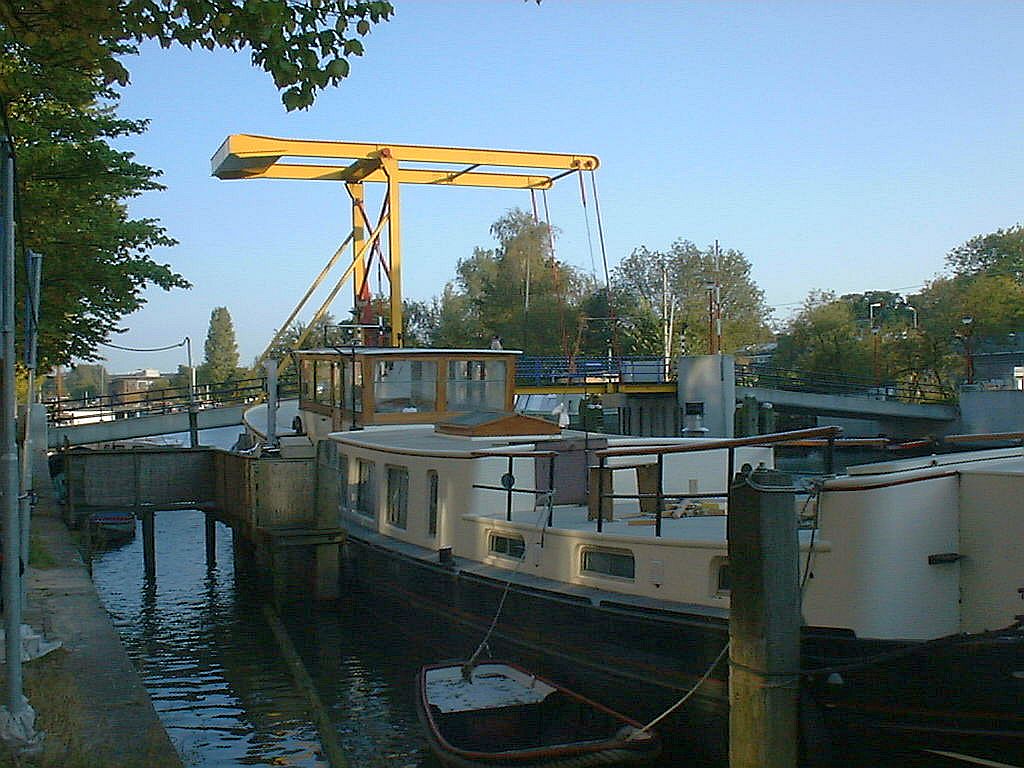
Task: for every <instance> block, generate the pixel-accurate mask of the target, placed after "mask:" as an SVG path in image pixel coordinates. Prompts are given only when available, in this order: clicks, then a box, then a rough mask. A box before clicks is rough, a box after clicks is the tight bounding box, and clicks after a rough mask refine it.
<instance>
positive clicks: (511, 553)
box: [487, 533, 526, 560]
mask: <svg viewBox="0 0 1024 768" xmlns="http://www.w3.org/2000/svg"><path fill="white" fill-rule="evenodd" d="M487 548H488V549H489V550H490V551H491V554H493V555H501V556H502V557H512V558H515V559H516V560H522V559H523V556H524V555H525V554H526V541H524V539H523V537H522V536H515V535H512V534H506V533H492V534H491V535H490V540H489V541H488V544H487Z"/></svg>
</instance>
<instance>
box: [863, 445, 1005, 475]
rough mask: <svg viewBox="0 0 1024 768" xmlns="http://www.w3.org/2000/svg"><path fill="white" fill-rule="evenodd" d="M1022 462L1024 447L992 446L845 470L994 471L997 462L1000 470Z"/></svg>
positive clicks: (866, 472)
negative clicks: (938, 469) (935, 469)
mask: <svg viewBox="0 0 1024 768" xmlns="http://www.w3.org/2000/svg"><path fill="white" fill-rule="evenodd" d="M1014 460H1016V461H1014ZM1022 462H1024V447H1015V448H989V449H987V450H981V451H958V452H956V453H937V454H932V455H931V456H919V457H916V458H910V459H898V460H896V461H882V462H876V463H873V464H857V465H855V466H852V467H848V468H847V470H846V472H847V474H848V475H850V476H851V477H855V476H861V475H885V474H891V473H894V472H907V471H910V470H916V469H931V468H940V469H941V468H944V469H946V470H951V469H957V470H959V471H967V470H968V469H972V470H974V469H977V470H985V471H992V470H994V469H996V468H997V466H998V468H999V469H1001V470H1004V471H1010V472H1014V470H1013V469H1012V468H1011V466H1012V465H1013V464H1018V465H1019V464H1021V463H1022ZM1000 465H1005V466H1000Z"/></svg>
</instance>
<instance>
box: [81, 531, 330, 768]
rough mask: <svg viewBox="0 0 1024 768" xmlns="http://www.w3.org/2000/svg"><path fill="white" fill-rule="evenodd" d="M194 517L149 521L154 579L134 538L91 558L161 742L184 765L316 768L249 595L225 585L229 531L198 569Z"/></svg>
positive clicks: (199, 540)
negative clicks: (211, 562) (164, 738)
mask: <svg viewBox="0 0 1024 768" xmlns="http://www.w3.org/2000/svg"><path fill="white" fill-rule="evenodd" d="M203 522H204V521H203V515H202V514H200V513H198V512H161V513H157V515H156V557H157V578H156V581H155V582H149V583H147V581H146V579H145V577H144V575H143V567H142V536H141V535H139V536H136V537H135V539H134V540H133V541H131V542H129V543H128V544H126V545H125V546H123V547H121V548H119V549H116V550H109V551H106V552H101V553H97V554H96V556H95V557H94V559H93V579H94V581H95V583H96V587H97V590H98V591H99V593H100V597H101V599H102V601H103V603H104V606H105V607H106V609H107V610H108V611H109V612H110V614H111V616H112V617H113V619H114V623H115V625H116V626H117V629H118V632H119V633H120V635H121V639H122V641H123V643H124V645H125V648H126V649H127V651H128V654H129V656H130V657H131V659H132V661H133V662H134V664H135V666H136V668H137V669H138V670H139V672H140V674H141V676H142V680H143V683H144V684H145V686H146V689H147V690H148V691H149V695H150V697H151V698H152V699H153V704H154V706H155V707H156V710H157V712H158V714H159V715H160V718H161V720H162V721H163V723H164V725H165V727H166V728H167V731H168V733H169V734H170V737H171V741H172V742H174V744H175V746H176V747H177V748H178V751H179V752H180V753H181V755H182V757H183V759H184V760H185V762H186V763H187V764H192V765H203V766H237V765H267V764H273V765H286V766H322V765H326V761H325V760H324V759H323V757H322V756H321V755H320V754H319V752H318V750H319V741H318V739H317V734H316V729H315V728H314V727H313V725H312V724H311V722H310V718H309V715H308V713H307V711H306V703H305V700H304V699H303V698H302V697H300V696H299V695H298V694H297V693H296V692H295V690H294V686H293V684H292V679H291V677H290V676H289V673H288V670H287V668H286V667H285V666H284V664H283V663H282V662H281V660H280V655H279V653H278V652H277V645H276V644H275V642H274V638H273V635H272V634H271V632H270V630H269V629H268V628H267V627H266V625H265V624H264V623H263V621H262V618H261V617H260V613H259V604H258V600H259V598H258V596H257V595H255V594H254V593H251V592H248V591H247V590H246V589H245V588H244V585H238V584H236V583H235V574H234V568H233V563H232V553H231V534H230V530H229V529H228V528H226V527H225V526H223V525H218V526H217V532H218V541H217V565H216V567H213V568H207V566H206V560H205V549H204V545H203V533H204V530H203Z"/></svg>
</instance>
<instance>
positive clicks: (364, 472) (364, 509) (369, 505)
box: [352, 459, 377, 517]
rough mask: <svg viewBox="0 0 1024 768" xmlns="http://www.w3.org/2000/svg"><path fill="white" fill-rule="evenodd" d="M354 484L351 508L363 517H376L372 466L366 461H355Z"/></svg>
mask: <svg viewBox="0 0 1024 768" xmlns="http://www.w3.org/2000/svg"><path fill="white" fill-rule="evenodd" d="M356 473H357V474H356V484H355V487H354V488H353V490H354V494H353V496H354V498H353V499H352V508H353V509H354V510H355V511H356V512H358V513H359V514H360V515H364V516H365V517H376V516H377V492H376V486H375V483H374V480H375V478H374V475H375V472H374V464H373V462H372V461H367V460H366V459H358V460H357V461H356Z"/></svg>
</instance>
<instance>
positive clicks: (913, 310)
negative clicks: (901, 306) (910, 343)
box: [907, 304, 917, 331]
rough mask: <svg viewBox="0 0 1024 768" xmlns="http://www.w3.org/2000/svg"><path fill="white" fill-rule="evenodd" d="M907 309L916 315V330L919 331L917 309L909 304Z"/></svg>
mask: <svg viewBox="0 0 1024 768" xmlns="http://www.w3.org/2000/svg"><path fill="white" fill-rule="evenodd" d="M907 309H909V310H910V311H911V312H913V313H914V330H915V331H916V330H917V307H912V306H910V305H909V304H907Z"/></svg>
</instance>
